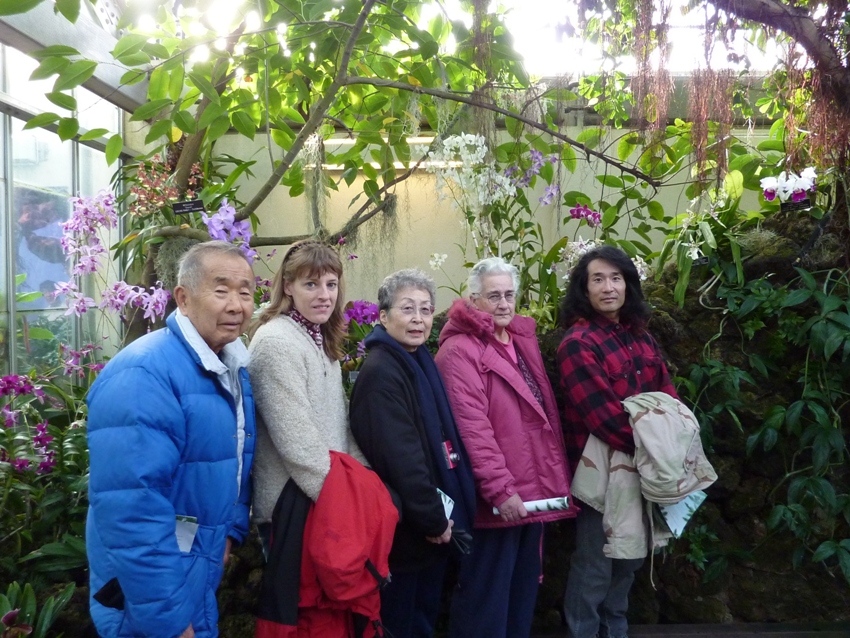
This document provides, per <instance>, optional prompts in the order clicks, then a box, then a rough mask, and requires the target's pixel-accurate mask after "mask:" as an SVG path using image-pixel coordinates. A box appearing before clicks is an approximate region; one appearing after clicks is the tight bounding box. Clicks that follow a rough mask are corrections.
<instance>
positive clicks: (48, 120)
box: [24, 113, 59, 131]
mask: <svg viewBox="0 0 850 638" xmlns="http://www.w3.org/2000/svg"><path fill="white" fill-rule="evenodd" d="M58 119H59V116H58V115H57V114H56V113H39V114H38V115H36V116H35V117H33V118H30V119H29V120H27V123H26V124H24V130H25V131H26V130H28V129H31V128H38V127H39V126H47V125H48V124H53V122H55V121H56V120H58Z"/></svg>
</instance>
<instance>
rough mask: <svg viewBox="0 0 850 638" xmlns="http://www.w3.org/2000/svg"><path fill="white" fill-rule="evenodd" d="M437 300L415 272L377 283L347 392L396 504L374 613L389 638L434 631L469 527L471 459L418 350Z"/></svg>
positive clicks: (431, 368) (360, 439) (362, 441)
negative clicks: (373, 320)
mask: <svg viewBox="0 0 850 638" xmlns="http://www.w3.org/2000/svg"><path fill="white" fill-rule="evenodd" d="M435 297H436V286H435V285H434V281H433V280H432V279H431V278H430V277H428V276H427V275H426V274H425V273H423V272H421V271H419V270H413V269H409V270H401V271H399V272H397V273H394V274H392V275H390V276H389V277H387V278H386V279H385V280H384V282H383V284H382V285H381V287H380V289H379V290H378V307H379V309H380V322H381V323H380V325H378V326H376V327H375V329H374V330H373V332H372V333H371V334H370V335H369V336H368V337H367V338H366V340H365V342H364V343H365V345H366V348H367V349H368V352H369V355H368V356H367V357H366V361H365V362H364V364H363V367H362V369H361V370H360V374H359V375H358V377H357V381H356V383H355V384H354V390H353V392H352V394H351V404H350V418H351V430H352V432H353V433H354V437H355V439H356V440H357V443H358V444H359V446H360V448H361V450H362V451H363V454H364V456H365V457H366V459H367V460H368V461H369V464H370V465H371V466H372V468H373V469H374V470H375V471H376V472H377V473H378V475H379V476H380V477H381V479H382V480H383V481H384V483H385V484H386V485H387V487H388V488H389V489H390V492H391V493H393V497H394V500H395V501H396V505H398V506H399V508H400V520H399V524H398V527H397V528H396V533H395V538H394V540H393V547H392V551H391V552H390V572H391V574H392V580H391V582H390V584H389V585H387V586H386V587H385V588H384V589H383V590H382V592H381V619H382V622H383V623H384V626H385V627H386V628H387V630H388V632H389V633H390V634H391V635H392V636H394V638H425V637H430V636H433V633H434V623H435V620H436V617H437V612H438V610H439V603H440V594H441V590H442V583H443V572H444V571H445V566H446V561H447V560H448V552H449V544H450V540H451V537H452V532H453V530H454V531H457V530H460V529H463V530H468V529H470V526H471V522H472V520H473V516H474V512H475V485H474V482H473V478H472V470H471V468H470V465H469V460H468V459H467V457H466V453H465V451H464V450H463V447H462V443H461V440H460V436H459V435H458V433H457V427H456V425H455V422H454V418H453V416H452V412H451V408H450V406H449V402H448V398H447V396H446V392H445V388H444V387H443V382H442V379H441V378H440V375H439V372H438V371H437V367H436V365H435V364H434V360H433V358H432V357H431V353H430V352H428V349H427V348H426V346H425V341H426V340H427V339H428V336H429V335H430V334H431V324H432V323H433V319H434V317H433V314H434V300H435ZM441 492H442V493H443V494H445V495H446V496H448V499H446V498H445V497H443V496H441ZM449 500H450V501H453V505H451V506H450V513H448V514H447V508H446V507H445V505H444V501H449Z"/></svg>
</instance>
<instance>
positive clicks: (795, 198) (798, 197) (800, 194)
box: [791, 190, 809, 202]
mask: <svg viewBox="0 0 850 638" xmlns="http://www.w3.org/2000/svg"><path fill="white" fill-rule="evenodd" d="M808 196H809V194H808V193H807V192H806V191H803V190H796V191H794V192H793V193H791V201H792V202H802V201H803V200H804V199H806V197H808Z"/></svg>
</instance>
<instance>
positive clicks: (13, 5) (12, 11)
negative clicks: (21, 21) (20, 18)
mask: <svg viewBox="0 0 850 638" xmlns="http://www.w3.org/2000/svg"><path fill="white" fill-rule="evenodd" d="M42 2H44V0H0V16H12V15H16V14H18V13H26V12H27V11H29V10H30V9H34V8H35V7H37V6H38V5H40V4H41V3H42Z"/></svg>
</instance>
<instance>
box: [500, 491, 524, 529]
mask: <svg viewBox="0 0 850 638" xmlns="http://www.w3.org/2000/svg"><path fill="white" fill-rule="evenodd" d="M499 514H501V516H502V520H503V521H507V522H509V523H512V522H515V521H518V520H520V519H523V518H525V517H526V516H528V511H526V509H525V505H523V504H522V499H521V498H520V496H519V494H514V495H513V496H511V497H510V498H509V499H508V500H507V501H505V502H504V503H502V504H501V505H499Z"/></svg>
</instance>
